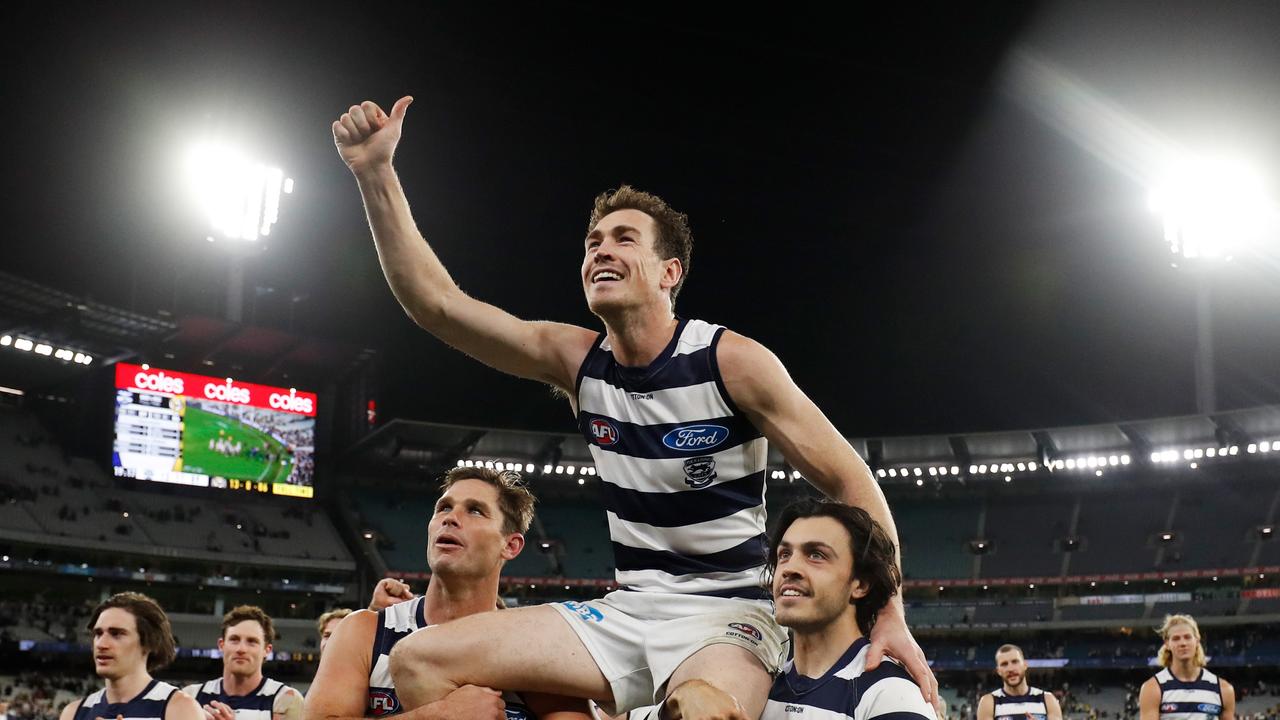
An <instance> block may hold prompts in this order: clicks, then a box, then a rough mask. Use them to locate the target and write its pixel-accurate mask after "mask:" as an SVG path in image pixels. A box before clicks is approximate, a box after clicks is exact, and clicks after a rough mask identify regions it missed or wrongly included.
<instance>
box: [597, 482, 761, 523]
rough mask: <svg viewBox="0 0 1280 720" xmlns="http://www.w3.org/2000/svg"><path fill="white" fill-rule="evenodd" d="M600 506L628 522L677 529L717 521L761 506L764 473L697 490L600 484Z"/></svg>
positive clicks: (609, 483)
mask: <svg viewBox="0 0 1280 720" xmlns="http://www.w3.org/2000/svg"><path fill="white" fill-rule="evenodd" d="M600 491H601V494H602V495H603V500H604V507H605V509H606V510H608V511H609V512H612V513H613V514H615V515H617V516H618V517H620V518H622V519H623V520H626V521H628V522H636V523H644V524H645V525H653V526H654V527H680V526H683V525H693V524H695V523H701V522H707V521H709V520H719V519H720V518H723V517H728V516H730V515H732V514H734V513H737V512H742V511H743V510H746V509H748V508H753V507H759V506H760V505H761V504H763V503H764V471H763V470H761V471H760V472H758V473H752V474H750V475H748V476H746V477H743V478H739V479H737V480H731V481H729V482H725V483H720V484H719V485H712V486H710V487H705V488H702V489H701V490H684V491H681V492H674V493H672V492H643V491H641V490H629V489H627V488H621V487H618V486H617V485H614V484H613V483H611V482H608V481H607V480H606V481H605V482H602V483H600Z"/></svg>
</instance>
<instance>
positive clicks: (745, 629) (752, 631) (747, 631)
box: [729, 622, 764, 642]
mask: <svg viewBox="0 0 1280 720" xmlns="http://www.w3.org/2000/svg"><path fill="white" fill-rule="evenodd" d="M729 628H730V629H732V630H737V631H738V632H740V633H742V634H744V635H749V636H751V637H753V638H755V639H756V641H757V642H759V641H761V640H764V635H763V634H762V633H761V632H760V630H759V629H757V628H756V626H755V625H748V624H747V623H740V622H731V623H729Z"/></svg>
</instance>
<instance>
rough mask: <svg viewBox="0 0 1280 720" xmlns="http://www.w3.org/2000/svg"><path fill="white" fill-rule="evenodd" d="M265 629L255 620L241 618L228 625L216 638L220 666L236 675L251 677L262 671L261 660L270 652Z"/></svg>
mask: <svg viewBox="0 0 1280 720" xmlns="http://www.w3.org/2000/svg"><path fill="white" fill-rule="evenodd" d="M265 635H266V633H265V631H264V630H263V629H262V625H261V623H259V622H258V621H257V620H242V621H240V622H238V623H236V624H235V625H232V626H230V627H228V628H227V629H226V630H225V631H224V632H223V633H222V637H220V638H218V649H219V650H221V651H222V668H223V670H225V671H226V672H228V673H230V674H232V675H236V676H238V677H253V676H254V675H256V674H258V673H259V672H261V671H262V661H263V660H266V659H267V653H269V652H271V643H269V642H267V641H266V638H265Z"/></svg>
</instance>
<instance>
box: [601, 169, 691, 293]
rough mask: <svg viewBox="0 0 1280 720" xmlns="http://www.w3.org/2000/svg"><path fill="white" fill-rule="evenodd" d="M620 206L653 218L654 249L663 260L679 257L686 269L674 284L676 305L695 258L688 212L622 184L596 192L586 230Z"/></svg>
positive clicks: (652, 195) (673, 291) (681, 264)
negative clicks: (614, 188)
mask: <svg viewBox="0 0 1280 720" xmlns="http://www.w3.org/2000/svg"><path fill="white" fill-rule="evenodd" d="M619 210H639V211H640V212H642V213H644V214H645V215H648V216H649V217H651V218H653V229H654V238H653V250H654V252H656V253H658V257H659V258H660V259H662V260H668V259H670V258H675V259H677V260H679V261H680V267H681V269H682V270H683V272H682V273H681V274H680V280H679V281H677V282H676V284H675V287H673V288H671V306H672V307H675V304H676V296H677V295H679V294H680V288H682V287H684V281H685V279H686V278H688V277H689V267H690V263H691V262H692V261H693V258H692V255H693V232H692V231H691V230H690V229H689V216H687V215H685V214H684V213H682V212H676V211H675V210H674V209H672V207H671V206H670V205H668V204H667V202H666V201H665V200H663V199H662V198H660V197H658V196H657V195H654V194H652V193H647V192H644V191H642V190H637V189H635V188H633V187H631V186H630V185H623V186H622V187H620V188H618V189H617V190H609V191H606V192H602V193H600V194H599V195H597V196H596V199H595V203H594V205H593V206H592V208H591V219H590V220H589V221H588V222H587V232H588V233H589V232H591V231H592V230H593V229H595V226H596V223H599V222H600V218H602V217H604V216H605V215H608V214H609V213H612V212H617V211H619Z"/></svg>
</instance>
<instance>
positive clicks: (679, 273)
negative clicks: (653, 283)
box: [658, 258, 684, 290]
mask: <svg viewBox="0 0 1280 720" xmlns="http://www.w3.org/2000/svg"><path fill="white" fill-rule="evenodd" d="M683 277H684V264H683V263H681V262H680V258H667V259H666V260H663V261H662V279H661V280H659V281H658V287H660V288H662V289H663V290H670V289H671V288H673V287H675V286H676V285H678V284H680V278H683Z"/></svg>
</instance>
